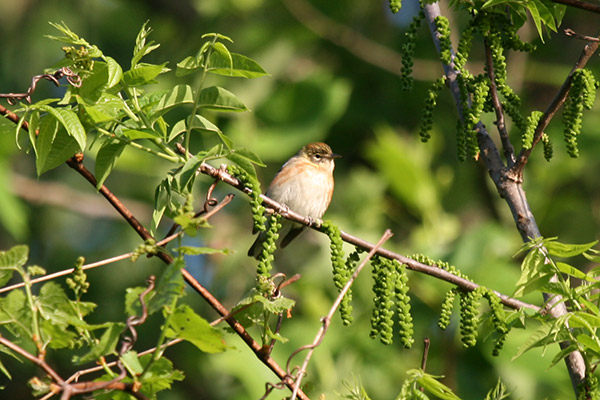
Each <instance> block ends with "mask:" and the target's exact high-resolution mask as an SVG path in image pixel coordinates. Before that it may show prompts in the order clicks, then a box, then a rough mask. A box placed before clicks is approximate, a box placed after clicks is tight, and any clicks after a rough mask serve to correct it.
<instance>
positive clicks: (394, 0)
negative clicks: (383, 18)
mask: <svg viewBox="0 0 600 400" xmlns="http://www.w3.org/2000/svg"><path fill="white" fill-rule="evenodd" d="M389 5H390V11H391V12H393V13H394V14H396V13H397V12H398V11H400V9H401V8H402V1H401V0H390V1H389Z"/></svg>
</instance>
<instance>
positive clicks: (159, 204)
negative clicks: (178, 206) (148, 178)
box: [150, 178, 171, 235]
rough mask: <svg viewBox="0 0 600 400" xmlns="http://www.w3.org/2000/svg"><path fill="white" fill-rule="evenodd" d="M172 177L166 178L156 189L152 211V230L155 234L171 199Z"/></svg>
mask: <svg viewBox="0 0 600 400" xmlns="http://www.w3.org/2000/svg"><path fill="white" fill-rule="evenodd" d="M169 182H170V178H165V179H164V180H163V181H162V182H161V183H160V184H159V185H158V186H157V187H156V190H155V191H154V210H153V211H152V226H151V230H150V232H151V233H152V234H153V235H154V233H155V232H156V229H158V225H159V224H160V221H161V219H162V217H163V215H164V213H165V210H166V208H167V205H168V204H169V202H170V201H171V186H170V184H169Z"/></svg>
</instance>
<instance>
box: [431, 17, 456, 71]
mask: <svg viewBox="0 0 600 400" xmlns="http://www.w3.org/2000/svg"><path fill="white" fill-rule="evenodd" d="M433 22H434V23H435V28H436V31H437V33H438V40H439V44H440V60H441V61H442V63H444V64H446V65H449V64H450V63H451V62H452V42H451V41H450V22H449V21H448V18H446V17H443V16H441V15H439V16H437V17H435V19H434V20H433Z"/></svg>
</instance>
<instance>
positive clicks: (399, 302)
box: [392, 260, 415, 348]
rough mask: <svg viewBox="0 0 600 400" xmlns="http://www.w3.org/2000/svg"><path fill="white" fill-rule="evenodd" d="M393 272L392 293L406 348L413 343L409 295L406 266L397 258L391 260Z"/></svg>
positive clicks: (401, 335) (401, 337)
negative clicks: (393, 283)
mask: <svg viewBox="0 0 600 400" xmlns="http://www.w3.org/2000/svg"><path fill="white" fill-rule="evenodd" d="M392 264H393V268H394V273H395V274H396V275H397V278H396V285H395V288H394V293H395V295H396V310H397V312H398V321H399V325H400V330H399V334H400V340H401V341H402V344H403V345H404V347H406V348H410V347H411V346H412V344H413V343H414V341H415V340H414V339H413V333H414V327H413V320H412V315H411V314H410V297H409V296H408V274H407V273H406V266H405V265H403V264H401V263H400V262H399V261H398V260H394V261H393V262H392Z"/></svg>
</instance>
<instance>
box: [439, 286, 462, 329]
mask: <svg viewBox="0 0 600 400" xmlns="http://www.w3.org/2000/svg"><path fill="white" fill-rule="evenodd" d="M457 293H458V289H457V288H452V289H450V290H448V291H447V292H446V296H445V297H444V301H443V303H442V308H441V311H440V319H439V320H438V326H439V327H440V329H446V328H448V326H449V325H450V317H451V316H452V308H453V307H454V300H455V299H456V294H457Z"/></svg>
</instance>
